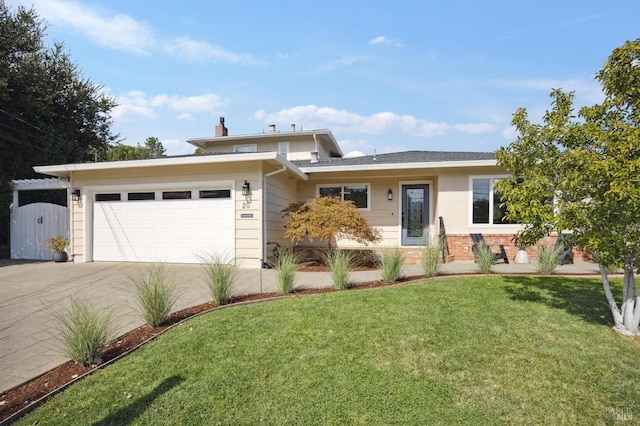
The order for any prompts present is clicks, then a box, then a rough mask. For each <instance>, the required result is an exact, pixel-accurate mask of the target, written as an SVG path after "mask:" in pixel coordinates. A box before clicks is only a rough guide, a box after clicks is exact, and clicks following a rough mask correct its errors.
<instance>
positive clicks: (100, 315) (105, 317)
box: [53, 299, 114, 367]
mask: <svg viewBox="0 0 640 426" xmlns="http://www.w3.org/2000/svg"><path fill="white" fill-rule="evenodd" d="M53 316H54V320H55V328H56V330H57V332H58V338H59V339H60V342H61V343H62V345H63V348H64V349H63V352H64V354H65V355H66V356H68V357H69V358H71V359H72V360H73V361H75V362H77V363H78V364H82V365H83V366H85V367H87V366H89V365H92V364H99V363H100V361H101V359H100V356H101V354H102V351H103V350H104V349H105V348H106V347H107V344H108V343H109V341H110V340H111V339H112V337H113V333H114V325H113V309H108V310H103V311H98V310H97V309H96V308H95V307H94V306H93V305H91V304H90V303H89V302H86V301H79V300H75V299H71V304H70V306H69V308H68V309H67V310H66V311H60V312H53Z"/></svg>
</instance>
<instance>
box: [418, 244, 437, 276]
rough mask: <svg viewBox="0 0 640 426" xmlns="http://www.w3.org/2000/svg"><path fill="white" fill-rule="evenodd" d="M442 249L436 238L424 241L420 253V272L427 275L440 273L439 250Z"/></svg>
mask: <svg viewBox="0 0 640 426" xmlns="http://www.w3.org/2000/svg"><path fill="white" fill-rule="evenodd" d="M441 250H442V243H441V242H440V241H439V240H437V239H428V240H426V241H425V245H424V247H422V250H421V253H420V265H421V266H422V272H423V273H424V274H425V275H426V276H427V277H435V276H436V275H438V274H440V266H441V264H440V262H439V261H438V259H439V257H440V251H441Z"/></svg>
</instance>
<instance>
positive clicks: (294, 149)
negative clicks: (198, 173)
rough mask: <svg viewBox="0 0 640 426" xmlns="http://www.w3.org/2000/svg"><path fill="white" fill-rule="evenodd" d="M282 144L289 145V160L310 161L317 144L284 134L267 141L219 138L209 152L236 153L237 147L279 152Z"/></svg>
mask: <svg viewBox="0 0 640 426" xmlns="http://www.w3.org/2000/svg"><path fill="white" fill-rule="evenodd" d="M280 142H288V143H289V152H290V153H291V154H292V155H290V156H289V159H291V160H293V159H295V160H299V159H309V158H310V157H311V154H310V152H311V151H313V150H314V149H315V142H314V140H313V137H309V136H305V137H304V138H303V137H300V136H296V135H295V134H294V133H283V134H282V135H278V136H271V137H269V138H268V139H266V140H261V139H256V138H253V139H246V140H228V141H227V140H225V139H224V137H221V138H219V139H218V140H216V141H215V142H211V143H209V144H208V145H207V148H206V151H207V152H234V150H233V147H234V146H236V145H252V144H255V145H256V149H257V150H258V151H271V152H278V144H279V143H280ZM323 155H324V157H327V155H326V152H324V151H323Z"/></svg>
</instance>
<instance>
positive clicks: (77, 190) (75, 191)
mask: <svg viewBox="0 0 640 426" xmlns="http://www.w3.org/2000/svg"><path fill="white" fill-rule="evenodd" d="M71 199H72V200H73V201H80V188H73V192H72V193H71Z"/></svg>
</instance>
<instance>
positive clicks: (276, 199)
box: [34, 118, 520, 268]
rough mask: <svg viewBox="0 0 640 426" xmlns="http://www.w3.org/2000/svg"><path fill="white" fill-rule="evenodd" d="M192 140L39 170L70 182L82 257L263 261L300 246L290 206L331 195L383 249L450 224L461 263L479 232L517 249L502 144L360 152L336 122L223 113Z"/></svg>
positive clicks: (254, 264)
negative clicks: (258, 123)
mask: <svg viewBox="0 0 640 426" xmlns="http://www.w3.org/2000/svg"><path fill="white" fill-rule="evenodd" d="M187 142H188V143H190V144H192V145H194V147H199V148H202V149H204V151H206V154H200V155H187V156H172V157H163V158H157V159H148V160H127V161H113V162H97V163H82V164H61V165H50V166H37V167H34V169H35V170H36V171H37V172H39V173H42V174H45V175H50V176H55V177H59V178H63V179H66V180H68V181H69V184H70V187H71V188H72V191H71V192H72V194H74V196H73V201H71V202H70V240H71V241H70V245H69V251H70V253H69V254H70V256H72V258H73V260H74V261H75V262H92V261H127V262H128V261H131V262H155V261H159V262H175V263H196V262H198V261H199V259H200V258H201V256H203V255H205V256H206V255H208V254H211V253H214V252H217V253H221V254H223V255H226V256H229V258H234V259H235V261H236V263H237V264H238V265H241V266H242V267H248V268H259V267H261V266H262V265H263V263H264V261H265V260H266V259H267V256H268V251H267V250H268V245H267V242H274V241H275V242H279V243H280V244H281V245H283V246H285V247H287V246H289V245H290V244H291V242H290V241H288V240H286V239H285V237H284V230H285V229H284V225H285V219H284V218H283V217H282V210H283V209H285V208H286V207H287V206H288V205H289V204H290V203H293V202H299V201H305V200H307V199H309V198H311V197H316V196H324V195H332V196H338V197H341V198H343V199H345V200H352V201H353V202H354V203H355V204H356V206H357V207H358V208H359V209H360V210H361V211H362V213H363V214H364V216H365V217H366V218H367V219H368V220H369V222H370V223H371V224H372V225H373V226H375V227H377V228H379V229H380V231H381V234H382V240H381V241H380V242H379V243H377V244H375V245H373V247H375V248H384V247H406V248H408V249H411V248H415V247H419V246H421V245H423V244H424V241H425V237H427V236H428V235H437V234H438V233H439V232H440V229H441V226H442V225H444V228H445V229H446V237H447V243H448V248H449V253H450V255H452V256H455V259H457V260H470V259H473V254H472V252H471V247H472V240H471V238H470V234H477V233H479V234H483V236H484V238H485V240H486V241H487V242H489V243H490V244H504V245H505V246H506V249H507V254H508V256H509V257H510V258H513V257H514V256H515V253H516V248H515V247H513V243H512V241H511V239H512V237H513V235H514V234H515V233H516V232H517V231H518V230H519V229H520V227H519V225H514V224H509V223H505V221H504V212H503V211H502V210H501V209H500V206H499V204H500V202H499V197H498V196H497V194H495V193H494V191H493V187H494V183H495V181H496V180H497V179H500V178H501V177H504V176H505V170H503V169H502V168H501V167H499V166H497V165H496V160H495V156H494V153H492V152H445V151H408V152H397V153H389V154H378V155H368V156H361V157H351V158H349V156H347V157H345V156H344V155H343V152H342V150H341V148H340V146H338V143H337V142H336V140H335V138H334V136H333V134H332V133H331V131H329V130H304V131H303V130H301V129H300V130H296V128H295V125H292V127H291V130H287V131H276V128H275V125H271V126H270V130H269V132H268V133H260V134H251V135H238V136H235V135H232V136H230V135H229V134H228V129H227V128H226V127H225V124H224V119H223V118H221V120H220V124H218V125H217V126H216V129H215V136H213V137H205V138H197V139H190V140H188V141H187ZM440 218H442V220H440ZM441 222H442V223H441ZM338 245H339V246H340V247H345V248H355V247H362V246H361V245H360V244H358V243H356V242H352V241H339V242H338Z"/></svg>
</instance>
